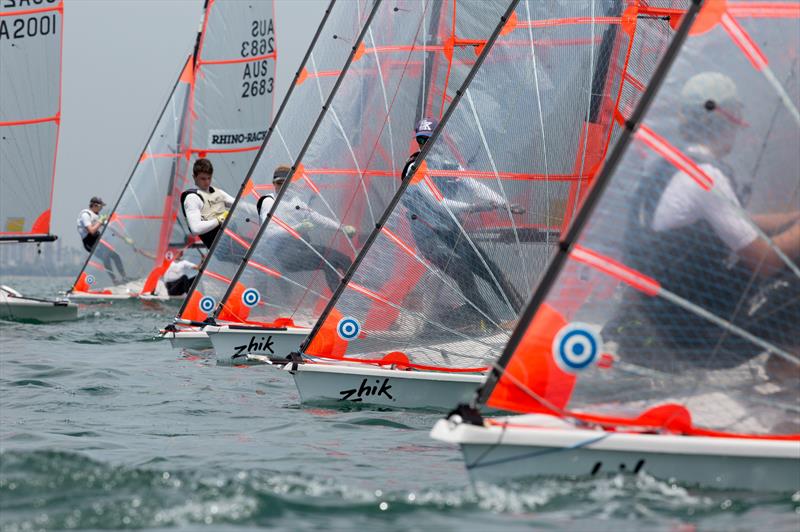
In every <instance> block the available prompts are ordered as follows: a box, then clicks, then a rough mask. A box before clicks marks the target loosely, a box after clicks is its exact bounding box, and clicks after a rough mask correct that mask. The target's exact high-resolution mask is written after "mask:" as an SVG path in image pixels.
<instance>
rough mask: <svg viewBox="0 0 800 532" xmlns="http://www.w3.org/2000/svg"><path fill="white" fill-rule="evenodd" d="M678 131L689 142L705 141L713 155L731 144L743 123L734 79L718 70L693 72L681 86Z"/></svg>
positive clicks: (722, 152)
mask: <svg viewBox="0 0 800 532" xmlns="http://www.w3.org/2000/svg"><path fill="white" fill-rule="evenodd" d="M680 120H681V133H682V134H683V135H684V136H685V137H686V138H687V140H688V141H689V142H692V143H701V144H704V145H707V146H708V148H710V149H711V150H712V151H713V152H714V153H715V154H716V155H719V156H721V155H725V154H727V153H728V152H730V151H731V149H732V148H733V143H734V140H735V139H736V131H737V130H738V129H739V128H741V127H744V126H745V125H746V123H745V122H744V120H742V102H741V100H740V99H739V94H738V91H737V90H736V83H734V82H733V80H732V79H731V78H729V77H728V76H726V75H725V74H722V73H720V72H702V73H700V74H695V75H694V76H692V77H691V78H689V80H688V81H687V82H686V83H684V85H683V88H682V89H681V110H680Z"/></svg>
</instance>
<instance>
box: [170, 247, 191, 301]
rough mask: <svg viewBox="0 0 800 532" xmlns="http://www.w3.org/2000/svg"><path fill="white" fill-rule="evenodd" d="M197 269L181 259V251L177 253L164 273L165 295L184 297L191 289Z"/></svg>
mask: <svg viewBox="0 0 800 532" xmlns="http://www.w3.org/2000/svg"><path fill="white" fill-rule="evenodd" d="M199 269H200V266H198V265H197V264H195V263H193V262H190V261H188V260H185V259H184V258H183V251H178V252H177V253H176V254H175V258H174V259H173V260H172V262H171V263H170V265H169V268H167V271H166V272H164V284H165V285H166V286H167V293H168V294H169V295H171V296H182V295H184V294H185V293H186V292H188V291H189V288H191V286H192V282H194V278H195V277H196V276H197V273H196V271H197V270H199Z"/></svg>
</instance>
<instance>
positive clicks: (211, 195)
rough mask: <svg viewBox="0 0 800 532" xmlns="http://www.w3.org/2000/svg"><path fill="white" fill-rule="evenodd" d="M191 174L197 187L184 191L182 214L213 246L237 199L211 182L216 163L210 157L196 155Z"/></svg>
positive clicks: (205, 240)
mask: <svg viewBox="0 0 800 532" xmlns="http://www.w3.org/2000/svg"><path fill="white" fill-rule="evenodd" d="M192 175H193V176H194V184H195V187H194V188H190V189H189V190H186V191H184V192H183V194H181V206H182V207H183V215H184V216H185V217H186V221H187V223H188V224H189V230H190V231H191V232H192V233H193V234H195V235H197V236H199V237H200V240H202V241H203V244H205V245H206V247H207V248H211V245H212V244H213V243H214V239H215V238H216V236H217V233H218V232H219V229H220V227H221V226H222V224H223V222H224V221H225V218H227V216H228V210H229V209H230V207H231V205H233V202H234V199H233V197H232V196H231V195H230V194H228V193H227V192H225V191H224V190H221V189H218V188H214V187H212V186H211V179H212V177H213V175H214V166H213V165H212V164H211V161H209V160H208V159H197V160H196V161H195V162H194V166H193V167H192Z"/></svg>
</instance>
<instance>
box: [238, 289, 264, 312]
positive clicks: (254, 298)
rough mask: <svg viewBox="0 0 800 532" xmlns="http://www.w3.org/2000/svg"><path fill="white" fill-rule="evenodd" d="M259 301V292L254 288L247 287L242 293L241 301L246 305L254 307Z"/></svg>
mask: <svg viewBox="0 0 800 532" xmlns="http://www.w3.org/2000/svg"><path fill="white" fill-rule="evenodd" d="M259 301H261V294H259V293H258V290H256V289H255V288H248V289H247V290H245V291H244V292H243V293H242V303H244V304H245V305H246V306H248V307H251V308H252V307H255V306H256V305H258V303H259Z"/></svg>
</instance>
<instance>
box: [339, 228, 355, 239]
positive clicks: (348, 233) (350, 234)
mask: <svg viewBox="0 0 800 532" xmlns="http://www.w3.org/2000/svg"><path fill="white" fill-rule="evenodd" d="M342 232H343V233H344V234H345V236H346V237H347V238H353V235H354V234H356V228H355V227H353V226H352V225H345V226H342Z"/></svg>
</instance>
